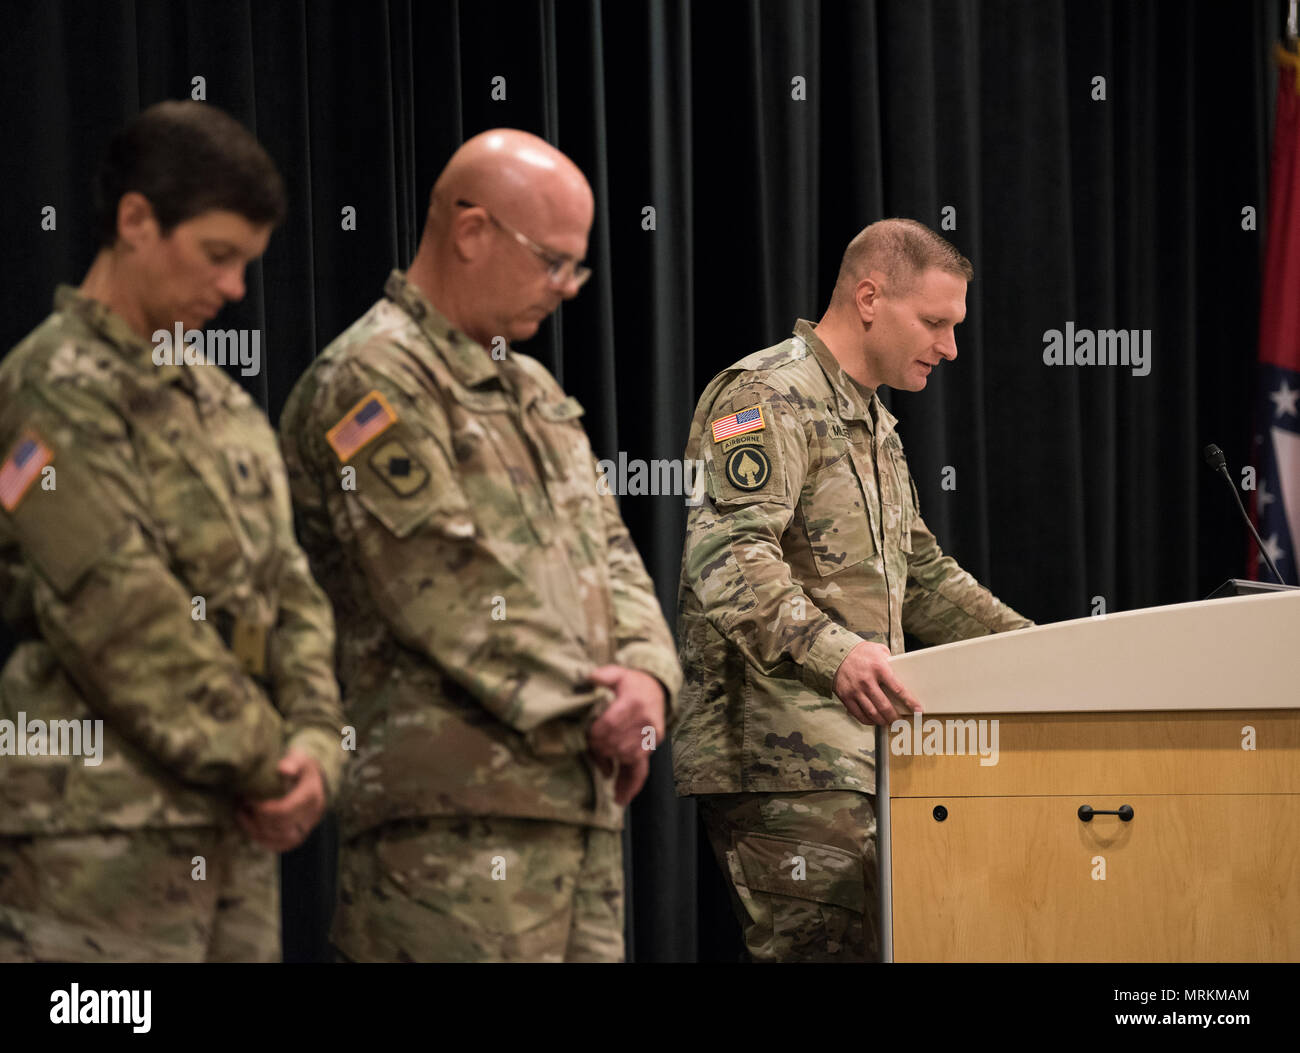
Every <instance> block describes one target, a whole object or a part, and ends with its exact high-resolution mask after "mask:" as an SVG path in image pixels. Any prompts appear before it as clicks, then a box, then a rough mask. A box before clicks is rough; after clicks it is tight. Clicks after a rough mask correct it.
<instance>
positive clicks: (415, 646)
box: [280, 271, 681, 836]
mask: <svg viewBox="0 0 1300 1053" xmlns="http://www.w3.org/2000/svg"><path fill="white" fill-rule="evenodd" d="M385 293H386V294H387V295H386V296H385V297H384V298H383V299H381V300H379V301H378V302H377V303H376V304H375V305H374V306H373V307H372V308H371V309H370V310H369V311H368V312H367V313H366V314H365V315H364V316H362V317H361V318H360V319H359V320H358V321H357V322H356V323H354V324H353V325H352V326H351V327H350V328H349V329H348V330H346V331H345V332H344V333H343V334H342V335H340V336H339V337H338V339H336V340H335V341H334V342H333V343H332V344H330V346H329V347H328V348H326V349H325V351H324V352H323V353H322V354H321V356H320V358H318V359H317V360H316V362H314V363H313V364H312V367H311V369H310V370H309V371H308V372H307V374H306V375H305V376H304V377H303V378H302V380H300V381H299V383H298V385H297V387H296V388H295V389H294V392H293V394H292V395H291V396H290V398H289V402H288V405H287V406H286V408H285V412H284V415H283V417H282V419H281V422H280V429H281V436H282V441H283V445H284V451H285V463H286V464H287V466H288V469H289V480H290V487H291V489H292V491H293V498H294V504H295V509H296V512H297V515H298V527H299V534H300V536H301V538H302V543H303V547H304V548H305V549H306V550H307V553H308V556H309V557H310V559H311V563H312V567H313V569H314V570H315V572H316V575H317V578H318V579H319V580H320V582H321V584H322V585H323V586H324V587H325V590H326V592H327V593H328V594H329V596H330V598H331V600H332V601H333V603H334V611H335V616H336V618H337V620H338V625H339V667H340V679H341V680H342V682H343V688H344V705H345V708H346V711H347V714H348V718H349V720H350V721H351V722H352V724H353V725H355V728H356V735H357V741H356V750H357V753H356V757H355V759H354V760H353V762H352V763H351V764H349V765H348V766H347V769H346V772H345V775H344V788H343V795H342V801H341V805H340V815H341V820H342V825H343V833H344V836H349V835H351V834H355V833H357V832H359V831H361V830H364V829H366V828H367V827H369V826H372V825H375V824H378V823H382V822H387V821H390V820H394V819H401V818H412V817H417V816H425V815H499V816H515V817H522V818H537V819H553V820H559V821H564V822H574V823H579V824H585V825H593V826H602V827H605V828H607V829H618V828H619V827H620V826H621V825H622V809H621V808H620V807H618V806H617V805H616V804H615V803H614V800H613V781H612V779H611V778H608V777H606V776H605V775H603V774H601V773H600V772H599V770H598V769H596V768H595V767H594V766H593V764H592V762H591V761H590V759H589V758H588V757H587V755H586V753H585V748H586V732H585V728H586V726H587V723H588V722H589V721H590V719H592V718H593V716H594V713H595V712H596V710H597V708H599V706H600V705H601V704H602V703H603V702H604V701H605V700H606V698H607V696H608V692H607V691H606V689H604V688H598V687H596V686H594V685H592V684H590V683H589V682H588V681H587V679H586V676H587V673H588V672H589V671H590V670H591V669H593V668H594V667H596V666H599V665H603V664H606V663H611V662H613V663H617V664H620V665H625V666H629V667H632V668H636V669H641V670H644V671H645V672H648V673H650V674H652V675H653V676H655V677H657V678H658V679H659V680H660V681H661V682H662V683H663V684H664V686H665V688H666V689H667V693H668V696H669V706H670V707H671V706H672V704H673V700H674V698H675V696H676V694H677V691H678V689H679V688H680V685H681V671H680V669H679V668H678V665H677V656H676V653H675V650H674V645H673V641H672V636H671V634H670V632H669V629H668V626H667V624H666V623H665V621H664V617H663V612H662V611H661V609H660V607H659V602H658V600H657V599H656V598H655V594H654V590H653V587H652V585H651V582H650V579H649V577H648V576H647V575H646V572H645V569H644V567H643V566H642V564H641V559H640V557H639V556H638V555H637V552H636V549H635V547H634V546H633V544H632V542H631V539H630V538H629V536H628V533H627V529H626V528H625V527H624V525H623V522H622V519H621V518H620V516H619V513H618V508H617V506H616V505H615V503H614V499H613V497H611V496H608V495H604V496H602V495H601V494H600V493H599V492H598V489H597V467H596V462H595V458H594V457H593V455H592V452H591V447H590V444H589V443H588V441H587V436H586V433H585V432H584V430H583V428H582V424H581V423H580V421H579V419H578V418H579V416H580V415H581V414H582V407H581V406H580V405H579V404H578V403H577V401H576V400H575V399H573V398H566V397H565V394H564V392H563V391H562V390H561V389H560V387H559V385H558V384H556V382H555V380H554V378H553V377H552V376H551V375H550V373H548V372H547V371H546V369H545V368H544V367H543V366H542V365H541V364H540V363H538V362H537V361H535V360H534V359H532V358H529V357H527V356H525V355H520V354H517V353H515V352H513V351H509V352H506V353H505V356H504V358H503V359H501V360H499V361H498V360H497V359H494V358H493V356H492V355H490V354H489V353H488V352H487V350H485V349H484V348H483V347H482V346H481V345H479V344H477V343H476V342H474V341H473V340H472V339H470V338H469V337H467V336H466V335H465V334H463V333H459V332H455V331H453V330H452V329H451V327H450V325H449V323H448V322H447V320H446V319H445V318H443V317H442V316H441V315H440V314H439V313H438V312H437V310H435V309H434V307H433V306H432V305H431V304H430V303H429V302H428V300H427V299H425V297H424V296H423V295H422V294H421V293H420V291H419V290H418V289H417V288H416V287H415V286H414V285H411V284H410V283H408V282H407V281H406V279H405V277H404V276H403V275H402V273H401V272H398V271H395V272H393V274H392V276H391V277H390V278H389V280H388V283H387V285H386V286H385Z"/></svg>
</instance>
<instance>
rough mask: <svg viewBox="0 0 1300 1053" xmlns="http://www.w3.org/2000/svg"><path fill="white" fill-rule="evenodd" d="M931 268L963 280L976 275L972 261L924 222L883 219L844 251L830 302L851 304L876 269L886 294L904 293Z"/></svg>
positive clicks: (909, 290)
mask: <svg viewBox="0 0 1300 1053" xmlns="http://www.w3.org/2000/svg"><path fill="white" fill-rule="evenodd" d="M931 268H935V269H937V270H940V271H944V272H945V273H947V274H951V275H953V276H954V277H957V278H961V279H962V280H963V281H970V280H971V279H972V278H973V277H974V276H975V271H974V269H973V268H972V267H971V265H970V260H968V259H966V257H965V256H963V255H962V254H961V253H960V252H958V251H957V250H956V248H954V247H953V246H952V244H951V243H950V242H949V241H947V239H945V238H943V237H941V236H940V235H938V234H936V233H935V232H934V231H933V230H931V229H930V228H929V227H927V226H926V225H925V224H924V223H918V222H917V221H916V220H914V219H882V220H880V221H879V222H877V223H872V224H871V225H870V226H869V227H866V228H864V229H863V230H862V231H860V232H859V233H858V235H857V236H856V237H855V238H854V239H853V240H852V241H850V242H849V244H848V247H847V248H846V249H845V250H844V258H843V259H842V260H841V261H840V273H839V276H838V277H837V278H836V280H835V291H834V293H833V294H832V296H831V305H832V306H837V305H840V304H844V305H849V304H852V302H853V300H854V296H855V293H856V290H857V285H858V282H860V281H862V279H864V278H869V277H871V275H872V274H873V272H874V273H876V274H878V275H880V276H881V278H882V279H883V283H882V284H883V290H882V291H883V292H885V293H886V295H890V296H905V295H907V294H908V293H909V292H911V291H912V289H913V288H914V287H915V285H916V281H917V279H918V278H920V276H921V275H922V274H923V273H925V272H926V271H927V270H929V269H931Z"/></svg>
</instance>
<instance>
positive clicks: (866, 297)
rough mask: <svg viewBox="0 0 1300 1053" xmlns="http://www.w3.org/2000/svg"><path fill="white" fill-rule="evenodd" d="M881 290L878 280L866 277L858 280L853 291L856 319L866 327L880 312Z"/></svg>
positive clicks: (870, 276) (869, 276)
mask: <svg viewBox="0 0 1300 1053" xmlns="http://www.w3.org/2000/svg"><path fill="white" fill-rule="evenodd" d="M881 288H882V285H881V282H880V280H879V278H878V277H874V276H872V275H868V276H867V277H865V278H862V279H861V280H859V282H858V284H857V287H856V288H855V289H854V290H853V302H854V304H855V306H856V307H857V309H858V317H859V318H861V319H862V321H863V323H864V324H866V325H870V324H871V323H872V322H874V321H875V320H876V314H877V312H878V311H879V310H880V293H881Z"/></svg>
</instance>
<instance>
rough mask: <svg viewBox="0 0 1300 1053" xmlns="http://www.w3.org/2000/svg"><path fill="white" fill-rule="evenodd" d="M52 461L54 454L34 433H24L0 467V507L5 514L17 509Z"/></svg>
mask: <svg viewBox="0 0 1300 1053" xmlns="http://www.w3.org/2000/svg"><path fill="white" fill-rule="evenodd" d="M52 460H54V452H53V451H52V450H51V449H50V448H49V447H48V446H46V445H45V443H43V442H42V441H41V439H40V436H38V435H37V434H36V433H35V432H30V431H28V432H24V433H23V434H22V436H21V437H20V438H19V440H18V442H17V444H16V445H15V446H14V448H13V449H12V450H10V451H9V457H8V459H6V461H5V463H4V465H3V466H0V505H3V506H4V510H5V511H6V512H12V511H13V510H14V509H15V508H17V507H18V502H19V501H21V500H22V499H23V495H24V494H25V493H27V490H28V488H29V487H30V486H31V485H32V483H33V482H35V481H36V477H37V476H38V475H40V474H41V469H42V468H44V467H45V466H46V465H47V464H49V463H50V462H51V461H52Z"/></svg>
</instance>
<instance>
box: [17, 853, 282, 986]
mask: <svg viewBox="0 0 1300 1053" xmlns="http://www.w3.org/2000/svg"><path fill="white" fill-rule="evenodd" d="M198 856H201V857H202V863H200V861H199V860H197V859H196V858H195V857H198ZM279 960H280V860H279V857H278V856H277V855H276V854H275V853H273V852H270V851H268V850H266V849H264V848H260V847H259V846H257V845H255V844H253V843H252V842H251V841H250V840H249V839H248V838H247V837H246V836H245V835H244V834H243V832H242V831H240V830H238V829H217V828H216V827H195V828H189V829H172V830H131V831H122V832H112V833H99V834H82V835H77V836H67V837H63V836H60V837H12V836H6V837H0V962H43V961H59V962H204V961H207V962H278V961H279Z"/></svg>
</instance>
